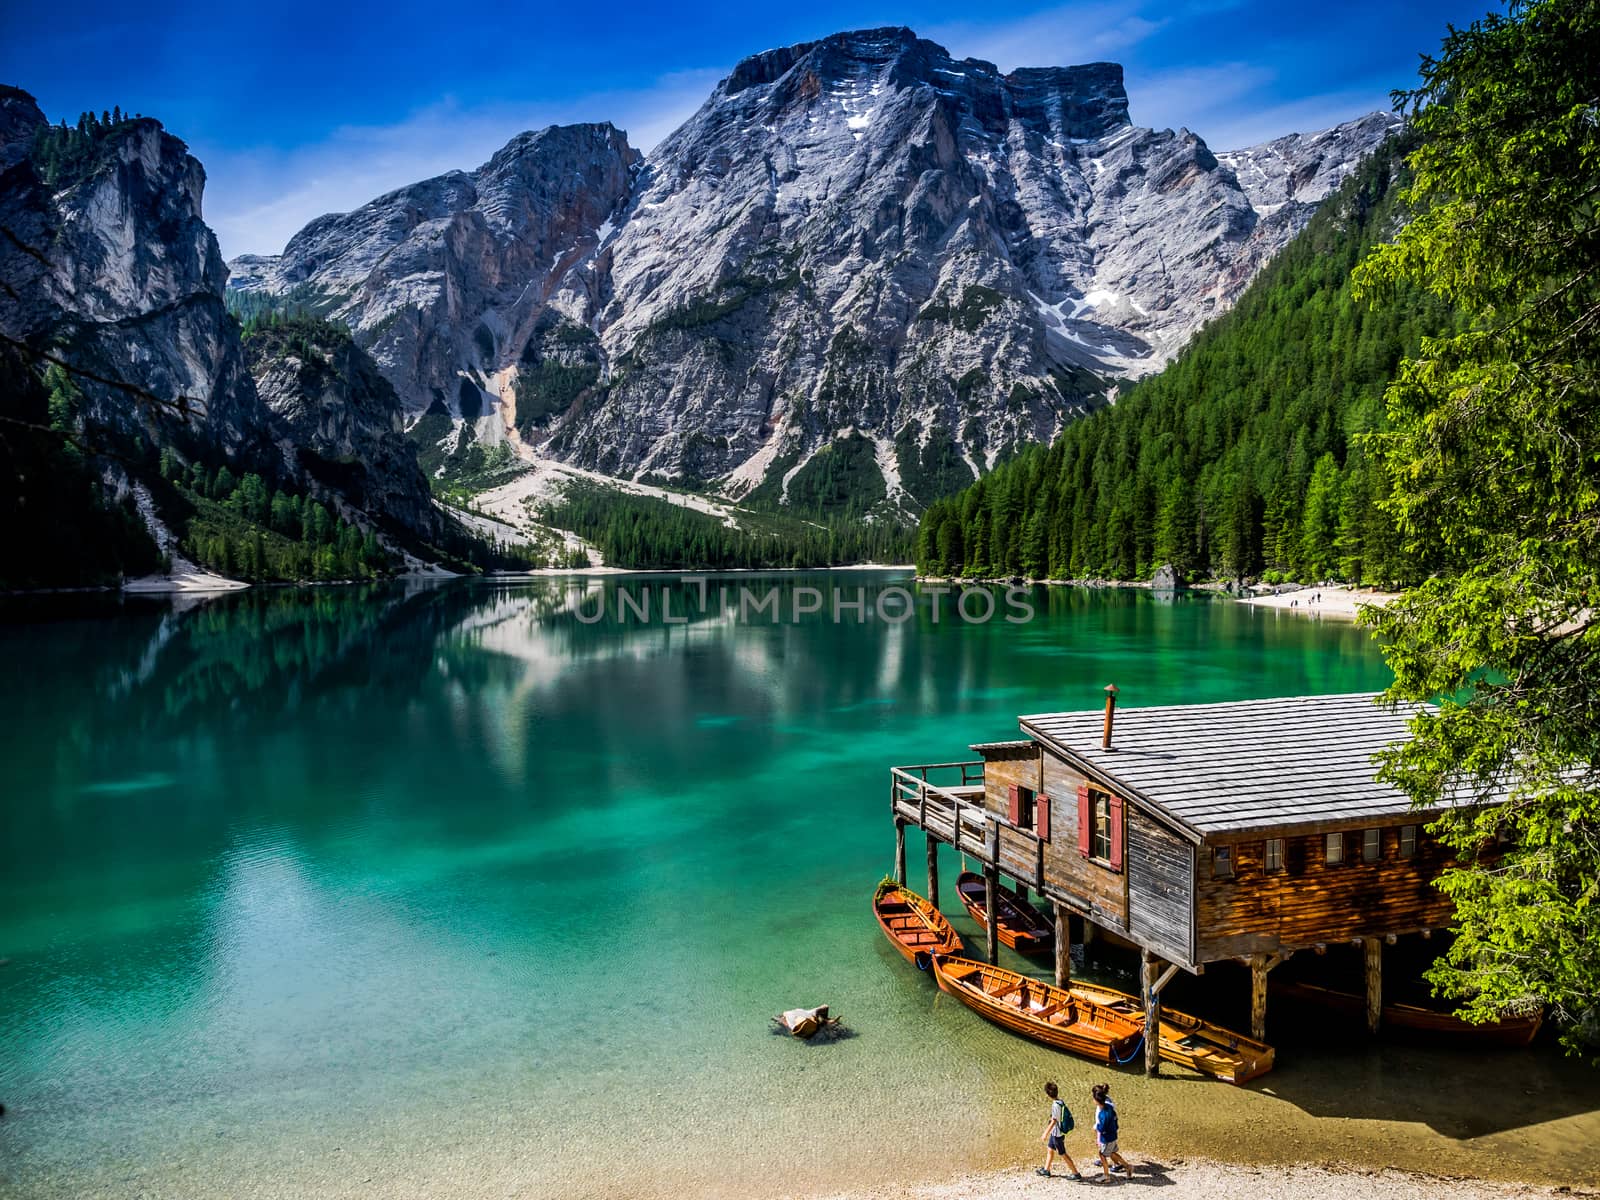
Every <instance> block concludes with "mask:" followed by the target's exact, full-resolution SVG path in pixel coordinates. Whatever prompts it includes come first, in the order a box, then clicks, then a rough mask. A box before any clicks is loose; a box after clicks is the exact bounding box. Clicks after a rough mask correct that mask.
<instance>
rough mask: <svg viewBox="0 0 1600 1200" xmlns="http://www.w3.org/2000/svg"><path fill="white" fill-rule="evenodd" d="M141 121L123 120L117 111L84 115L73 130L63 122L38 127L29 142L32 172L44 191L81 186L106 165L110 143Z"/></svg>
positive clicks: (118, 109)
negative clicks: (45, 189)
mask: <svg viewBox="0 0 1600 1200" xmlns="http://www.w3.org/2000/svg"><path fill="white" fill-rule="evenodd" d="M141 119H142V118H139V117H124V116H123V115H122V109H121V108H120V107H119V108H117V109H115V110H113V111H112V112H108V113H105V114H103V115H102V116H98V117H97V116H95V115H94V113H92V112H86V113H84V114H82V115H81V116H80V117H79V118H78V124H77V125H76V126H69V125H68V124H67V123H66V121H62V122H61V124H59V125H43V126H40V128H39V131H38V132H37V133H36V134H34V138H33V147H32V155H31V156H32V159H33V165H34V169H35V170H36V171H38V173H39V178H40V179H42V180H44V182H45V185H46V186H47V187H51V188H68V187H72V186H73V185H74V184H77V183H81V182H83V181H84V180H85V179H88V178H89V177H90V176H91V175H93V174H94V173H95V172H96V171H98V170H99V169H100V167H101V166H103V165H104V164H105V163H107V162H109V161H110V151H109V149H108V147H109V144H110V142H111V141H112V139H114V138H115V137H117V136H118V135H120V134H122V133H124V132H126V131H127V130H129V129H131V128H132V127H133V126H134V125H135V124H137V123H138V122H139V121H140V120H141Z"/></svg>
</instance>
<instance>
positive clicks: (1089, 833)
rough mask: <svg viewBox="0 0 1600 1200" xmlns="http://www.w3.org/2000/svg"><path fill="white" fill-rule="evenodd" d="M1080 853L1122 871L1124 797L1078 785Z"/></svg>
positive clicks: (1082, 784) (1085, 784) (1085, 785)
mask: <svg viewBox="0 0 1600 1200" xmlns="http://www.w3.org/2000/svg"><path fill="white" fill-rule="evenodd" d="M1078 853H1079V854H1081V855H1083V856H1084V857H1085V858H1089V859H1093V860H1094V861H1096V862H1098V863H1100V864H1102V865H1104V866H1107V867H1110V868H1111V869H1112V870H1113V871H1120V870H1122V797H1121V796H1113V795H1112V794H1111V793H1110V792H1103V791H1101V790H1100V789H1099V788H1097V787H1090V786H1089V785H1088V784H1087V783H1080V784H1079V785H1078Z"/></svg>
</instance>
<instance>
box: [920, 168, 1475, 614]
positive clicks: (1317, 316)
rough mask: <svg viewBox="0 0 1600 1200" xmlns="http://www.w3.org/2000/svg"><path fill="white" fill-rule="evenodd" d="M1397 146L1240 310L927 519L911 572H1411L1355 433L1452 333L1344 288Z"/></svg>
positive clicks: (1384, 229) (1392, 186)
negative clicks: (1442, 336)
mask: <svg viewBox="0 0 1600 1200" xmlns="http://www.w3.org/2000/svg"><path fill="white" fill-rule="evenodd" d="M1405 151H1406V147H1405V146H1404V145H1403V144H1402V143H1400V142H1399V141H1398V140H1396V139H1391V140H1390V141H1388V142H1386V143H1385V144H1384V146H1382V147H1381V148H1380V149H1379V150H1378V151H1377V152H1376V153H1375V154H1374V155H1373V156H1372V157H1371V158H1370V159H1369V160H1368V161H1367V162H1366V163H1364V164H1363V165H1362V166H1361V167H1360V168H1359V169H1358V170H1357V171H1356V172H1355V173H1354V174H1353V175H1352V176H1351V177H1350V178H1349V179H1348V180H1347V181H1346V182H1345V183H1344V185H1343V186H1342V187H1341V188H1340V189H1339V191H1338V192H1337V193H1335V194H1334V195H1333V196H1331V197H1330V198H1329V199H1328V200H1327V201H1326V202H1325V203H1324V204H1323V206H1322V208H1321V209H1320V210H1319V211H1318V213H1317V214H1316V216H1315V217H1314V218H1313V219H1312V221H1311V223H1310V224H1309V225H1308V226H1307V228H1306V229H1305V231H1304V232H1302V233H1301V234H1300V235H1299V236H1298V237H1297V238H1296V239H1295V240H1294V241H1293V242H1291V243H1290V244H1289V245H1288V246H1287V247H1286V248H1285V249H1284V251H1283V252H1282V253H1281V254H1280V255H1279V256H1278V257H1277V258H1276V259H1275V260H1274V261H1273V263H1272V264H1271V265H1270V266H1268V267H1267V268H1266V269H1265V270H1264V271H1263V272H1262V273H1261V275H1260V276H1259V277H1258V278H1257V279H1256V281H1255V282H1254V283H1253V284H1252V285H1251V287H1250V288H1249V290H1248V291H1247V292H1246V293H1245V294H1244V296H1242V297H1241V298H1240V301H1239V303H1238V305H1237V306H1236V307H1235V308H1234V309H1233V311H1231V312H1229V313H1228V314H1226V315H1225V316H1223V317H1221V318H1220V319H1219V320H1217V321H1216V322H1214V323H1213V324H1212V325H1210V326H1208V327H1207V328H1206V329H1205V330H1203V331H1202V332H1201V333H1200V334H1199V335H1198V336H1197V337H1196V338H1195V340H1194V342H1193V343H1192V344H1191V345H1190V346H1189V347H1188V349H1187V350H1185V352H1184V353H1183V354H1182V356H1180V357H1179V358H1178V359H1177V360H1176V361H1175V362H1174V363H1173V364H1172V365H1171V366H1169V367H1168V368H1167V369H1166V370H1165V371H1163V372H1161V373H1160V374H1159V375H1156V376H1153V377H1151V378H1149V379H1146V380H1143V381H1141V382H1139V383H1137V384H1134V385H1132V386H1131V387H1129V388H1128V389H1127V390H1126V391H1124V392H1123V394H1122V395H1121V396H1120V397H1118V399H1117V401H1116V404H1115V406H1114V407H1112V408H1110V409H1108V410H1106V411H1104V412H1101V413H1099V414H1097V415H1095V416H1092V417H1089V418H1086V419H1084V420H1081V421H1079V422H1077V423H1075V424H1073V425H1070V426H1068V427H1067V428H1066V429H1065V430H1064V431H1063V432H1062V434H1061V435H1060V437H1058V438H1057V439H1056V441H1055V442H1054V444H1052V445H1051V446H1050V447H1048V448H1045V447H1038V448H1033V449H1029V450H1026V451H1024V452H1023V453H1021V454H1020V455H1018V456H1017V457H1016V458H1015V459H1013V460H1012V461H1011V462H1009V463H1007V464H1005V465H1003V466H1001V467H999V468H997V469H996V470H995V471H993V472H992V473H990V474H989V475H988V476H986V477H985V478H983V479H982V480H980V481H978V482H977V483H975V484H974V485H973V486H972V487H970V488H968V489H967V490H965V491H964V492H961V493H960V494H958V495H956V496H953V497H951V498H949V499H947V500H943V501H940V502H938V503H936V504H934V505H932V506H930V507H929V509H928V510H927V512H926V513H925V514H924V515H923V519H922V523H921V526H920V528H919V529H918V533H917V547H916V559H917V565H918V567H919V569H920V570H921V571H923V572H924V573H928V574H938V575H946V574H962V575H968V576H1000V575H1018V574H1020V575H1028V576H1032V577H1041V578H1043V577H1048V578H1083V577H1095V576H1099V577H1106V578H1115V579H1135V578H1141V577H1144V576H1147V575H1148V574H1149V573H1150V572H1152V571H1153V570H1154V569H1155V567H1156V566H1158V565H1160V564H1161V563H1168V562H1170V563H1172V564H1173V565H1174V566H1175V567H1176V568H1177V569H1178V570H1179V572H1180V573H1182V574H1184V575H1186V576H1190V577H1195V576H1210V575H1229V576H1239V575H1255V574H1258V573H1262V572H1277V573H1281V574H1282V575H1283V576H1285V577H1292V578H1298V579H1307V580H1309V579H1324V578H1329V577H1339V578H1343V579H1347V580H1351V581H1358V582H1361V583H1375V584H1392V583H1395V582H1398V581H1402V580H1405V579H1409V578H1413V577H1415V576H1416V575H1417V574H1418V572H1419V571H1421V570H1422V568H1423V567H1424V565H1425V564H1423V563H1421V562H1419V561H1418V560H1417V559H1416V558H1415V556H1414V555H1413V554H1412V553H1411V552H1409V551H1408V550H1407V549H1406V548H1405V547H1404V546H1403V544H1402V540H1401V538H1400V537H1399V535H1398V534H1397V532H1396V531H1395V528H1394V525H1393V523H1392V521H1391V520H1390V518H1389V517H1388V516H1387V515H1386V514H1385V513H1384V512H1382V511H1381V510H1380V509H1379V508H1378V507H1377V505H1378V501H1379V500H1381V499H1382V498H1383V496H1384V495H1385V492H1386V489H1387V487H1388V483H1387V482H1386V479H1385V477H1384V476H1383V474H1382V473H1381V472H1379V471H1377V470H1376V469H1374V465H1373V462H1372V460H1371V456H1370V453H1369V450H1368V449H1367V447H1366V446H1365V445H1364V443H1363V439H1362V437H1361V435H1362V434H1363V433H1366V432H1368V431H1372V430H1375V429H1378V428H1380V427H1381V424H1382V422H1383V420H1384V405H1383V398H1382V397H1383V390H1384V387H1385V386H1386V385H1387V384H1388V382H1389V381H1390V379H1391V378H1393V376H1394V373H1395V370H1396V367H1397V364H1398V363H1399V362H1400V360H1401V359H1402V358H1403V357H1405V356H1406V355H1408V354H1414V353H1415V352H1416V351H1417V349H1418V346H1419V344H1420V342H1421V339H1422V338H1423V337H1424V336H1428V335H1431V334H1436V333H1440V332H1446V331H1448V330H1449V329H1451V328H1452V327H1453V319H1452V317H1451V315H1450V312H1449V310H1448V309H1447V308H1446V306H1445V305H1443V304H1442V303H1441V302H1440V301H1439V300H1437V299H1436V298H1434V297H1431V296H1428V295H1425V294H1423V293H1421V292H1420V291H1416V290H1413V291H1407V292H1403V293H1401V294H1399V295H1397V296H1395V297H1394V298H1392V299H1391V300H1390V301H1388V302H1387V303H1385V304H1384V305H1383V306H1382V307H1369V306H1367V305H1365V304H1362V303H1358V302H1357V301H1356V300H1355V299H1354V298H1353V296H1352V294H1351V286H1350V272H1351V269H1352V268H1353V267H1354V266H1355V265H1356V263H1357V262H1358V261H1360V259H1361V258H1362V257H1363V256H1364V255H1365V254H1366V253H1367V251H1368V250H1369V249H1371V247H1372V246H1373V245H1374V244H1376V243H1378V242H1380V241H1383V240H1385V239H1387V238H1389V237H1391V236H1393V234H1394V231H1395V229H1396V228H1397V227H1398V226H1399V225H1400V224H1401V223H1402V221H1403V213H1402V211H1401V208H1400V204H1399V199H1398V192H1399V190H1400V188H1401V187H1402V186H1403V179H1402V178H1401V173H1402V171H1403V167H1402V162H1401V160H1402V157H1403V155H1404V153H1405Z"/></svg>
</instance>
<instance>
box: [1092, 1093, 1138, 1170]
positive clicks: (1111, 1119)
mask: <svg viewBox="0 0 1600 1200" xmlns="http://www.w3.org/2000/svg"><path fill="white" fill-rule="evenodd" d="M1089 1095H1090V1096H1091V1097H1093V1099H1094V1108H1095V1113H1094V1140H1095V1143H1096V1144H1097V1145H1098V1146H1099V1147H1100V1170H1101V1171H1103V1172H1104V1175H1103V1176H1102V1178H1105V1179H1110V1178H1111V1177H1112V1176H1113V1175H1121V1176H1124V1177H1126V1176H1129V1175H1132V1174H1133V1168H1132V1167H1130V1166H1129V1165H1128V1160H1127V1159H1125V1158H1123V1157H1122V1154H1121V1152H1120V1151H1119V1150H1118V1148H1117V1106H1116V1105H1115V1104H1113V1103H1111V1085H1110V1084H1109V1083H1097V1084H1095V1085H1094V1086H1093V1087H1092V1088H1090V1089H1089Z"/></svg>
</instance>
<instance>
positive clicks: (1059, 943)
mask: <svg viewBox="0 0 1600 1200" xmlns="http://www.w3.org/2000/svg"><path fill="white" fill-rule="evenodd" d="M1071 982H1072V919H1071V918H1070V917H1069V916H1068V915H1067V910H1066V908H1065V907H1063V906H1062V905H1060V904H1057V905H1056V986H1057V987H1062V988H1064V987H1066V986H1067V985H1068V984H1070V983H1071Z"/></svg>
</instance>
